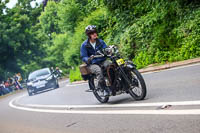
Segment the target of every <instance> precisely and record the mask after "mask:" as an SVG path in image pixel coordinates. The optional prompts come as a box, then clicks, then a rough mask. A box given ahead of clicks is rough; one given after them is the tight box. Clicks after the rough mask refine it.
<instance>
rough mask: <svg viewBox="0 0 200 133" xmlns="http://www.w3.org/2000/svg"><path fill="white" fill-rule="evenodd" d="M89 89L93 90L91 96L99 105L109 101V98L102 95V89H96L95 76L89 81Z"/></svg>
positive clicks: (96, 81)
mask: <svg viewBox="0 0 200 133" xmlns="http://www.w3.org/2000/svg"><path fill="white" fill-rule="evenodd" d="M89 87H90V89H91V90H93V94H94V96H95V97H96V99H97V100H98V101H99V102H101V103H107V102H108V100H109V96H105V95H104V92H105V91H104V89H102V88H99V87H98V80H97V79H96V76H93V77H92V78H90V79H89Z"/></svg>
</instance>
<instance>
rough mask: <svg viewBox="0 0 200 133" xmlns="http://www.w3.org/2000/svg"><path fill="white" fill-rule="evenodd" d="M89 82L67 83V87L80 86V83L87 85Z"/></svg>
mask: <svg viewBox="0 0 200 133" xmlns="http://www.w3.org/2000/svg"><path fill="white" fill-rule="evenodd" d="M86 84H88V83H79V84H66V86H67V87H70V86H80V85H86Z"/></svg>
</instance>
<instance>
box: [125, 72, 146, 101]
mask: <svg viewBox="0 0 200 133" xmlns="http://www.w3.org/2000/svg"><path fill="white" fill-rule="evenodd" d="M128 73H129V74H128V77H129V79H130V80H131V82H132V85H131V87H130V88H129V94H130V95H131V96H132V97H133V98H134V99H135V100H143V99H144V98H145V96H146V93H147V90H146V84H145V82H144V79H143V77H142V75H141V74H140V72H138V70H136V69H131V70H130V71H129V72H128Z"/></svg>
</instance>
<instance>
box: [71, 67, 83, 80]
mask: <svg viewBox="0 0 200 133" xmlns="http://www.w3.org/2000/svg"><path fill="white" fill-rule="evenodd" d="M69 78H70V82H74V81H79V80H82V77H81V73H80V70H79V67H75V69H71V70H70V73H69Z"/></svg>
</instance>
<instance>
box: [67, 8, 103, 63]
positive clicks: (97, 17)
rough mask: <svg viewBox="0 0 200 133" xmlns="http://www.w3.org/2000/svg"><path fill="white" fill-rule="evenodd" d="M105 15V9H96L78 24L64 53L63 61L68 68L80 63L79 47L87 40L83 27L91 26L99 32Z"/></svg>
mask: <svg viewBox="0 0 200 133" xmlns="http://www.w3.org/2000/svg"><path fill="white" fill-rule="evenodd" d="M106 15H107V14H106V10H105V9H103V8H102V9H98V10H96V11H94V12H92V13H91V14H89V15H88V17H86V18H85V19H84V20H83V21H81V22H79V23H78V26H77V27H76V29H75V32H74V35H73V36H72V38H70V40H71V43H70V44H69V49H66V51H65V52H64V59H65V62H66V64H67V65H68V66H77V65H78V64H80V62H81V60H80V47H81V44H82V43H83V41H84V40H86V38H87V37H86V35H85V27H86V26H87V25H90V24H93V25H96V26H97V27H98V31H99V32H100V31H101V29H102V28H103V26H104V24H106V17H107V16H106ZM100 35H101V34H100Z"/></svg>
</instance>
